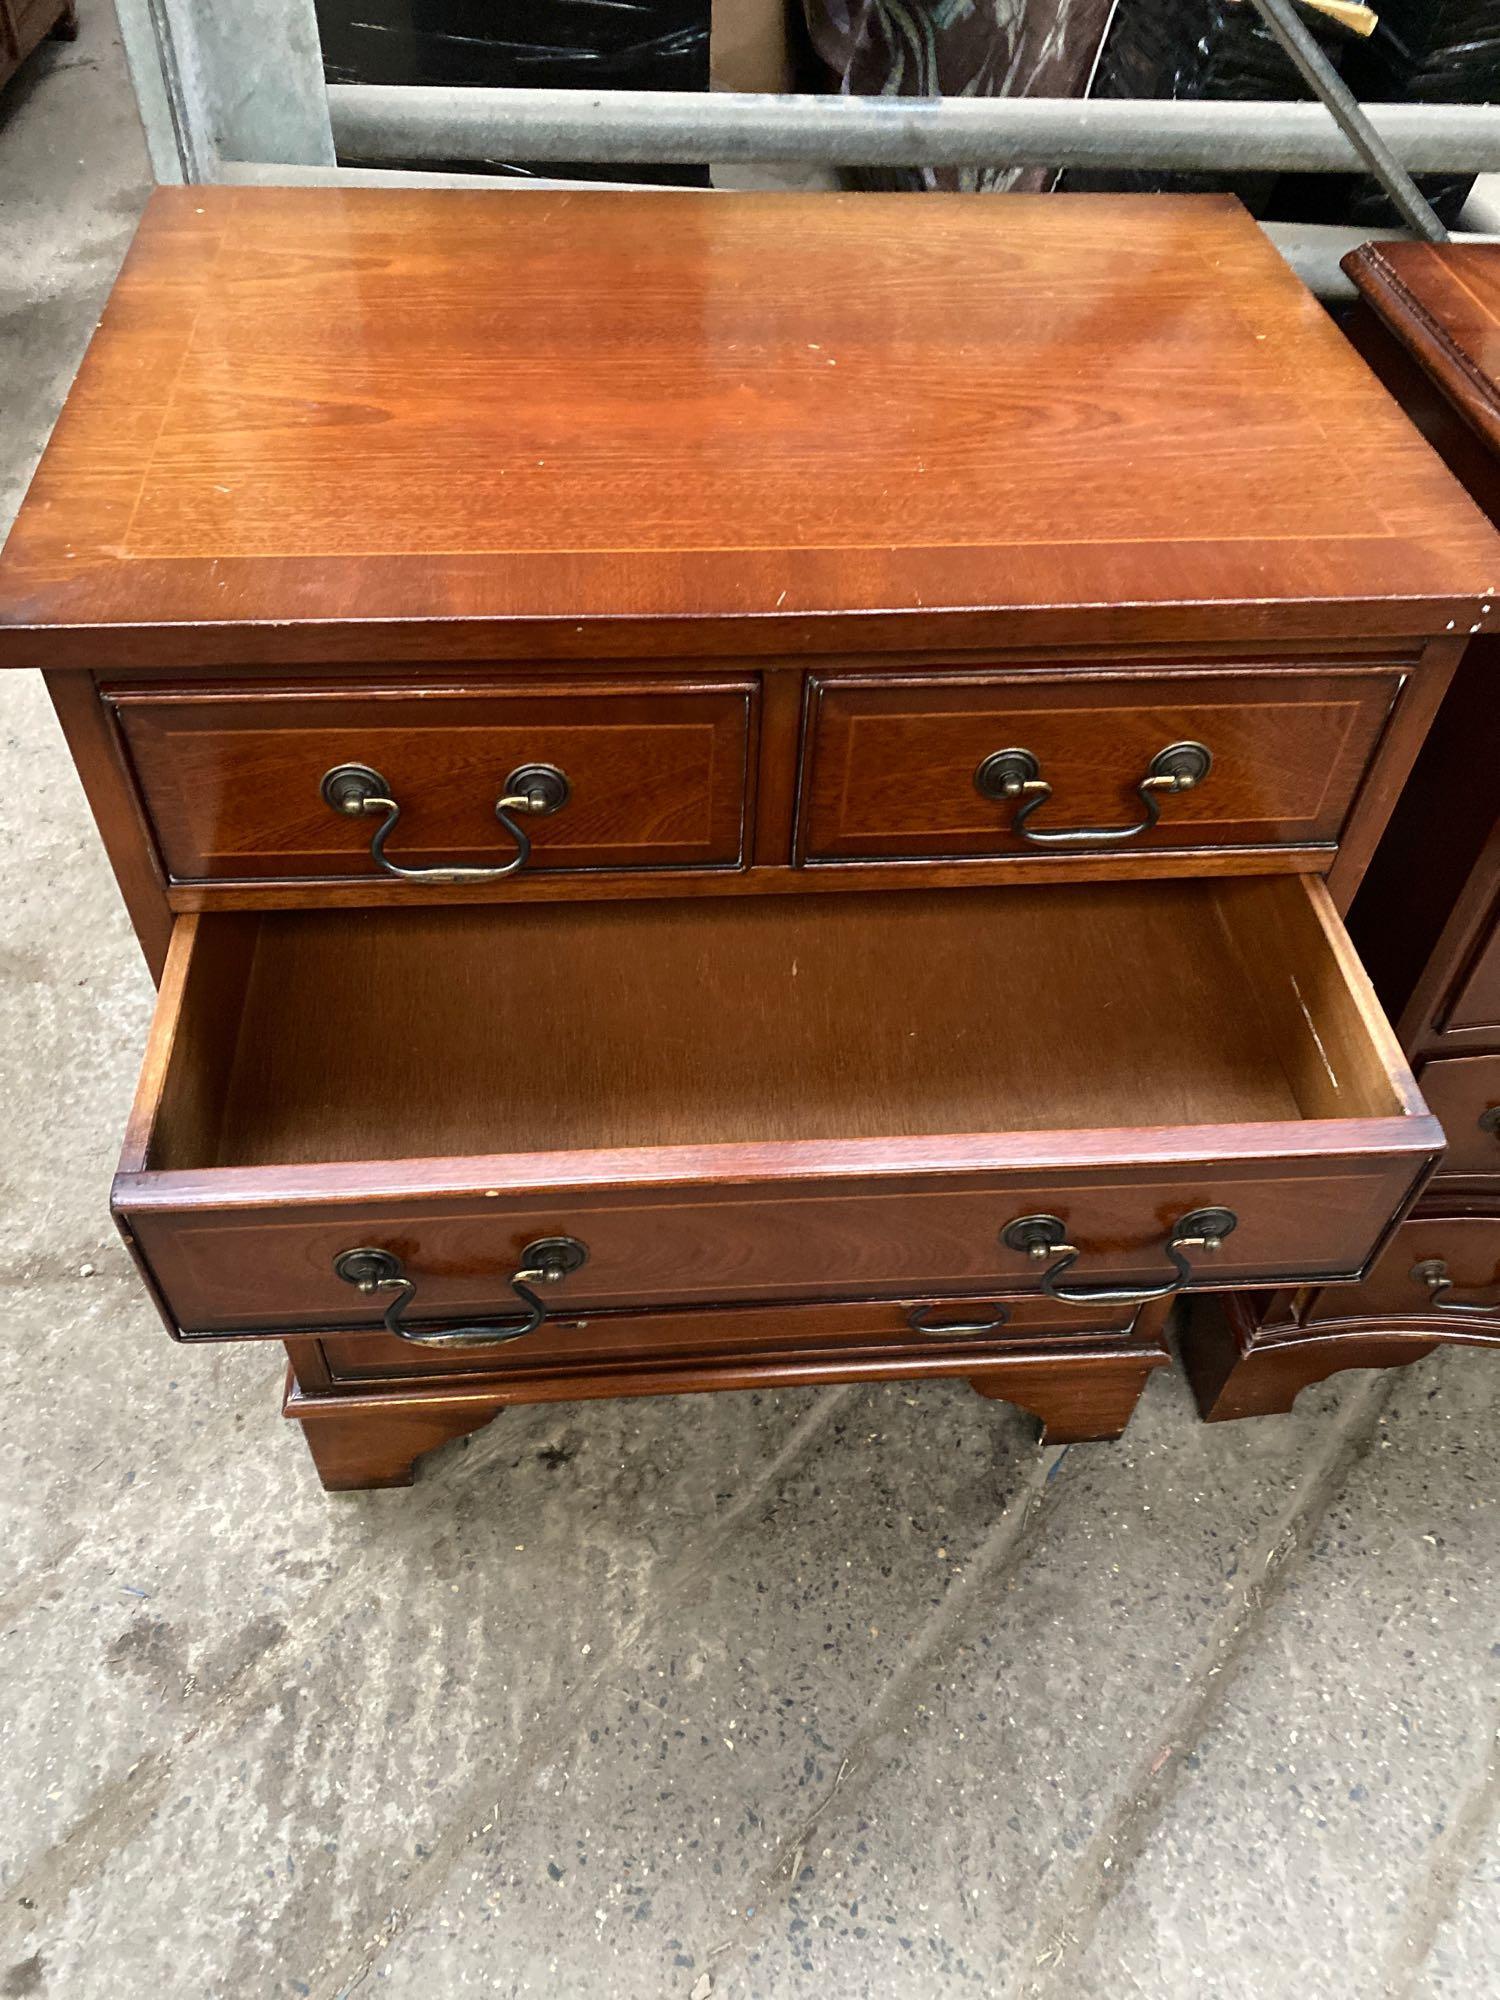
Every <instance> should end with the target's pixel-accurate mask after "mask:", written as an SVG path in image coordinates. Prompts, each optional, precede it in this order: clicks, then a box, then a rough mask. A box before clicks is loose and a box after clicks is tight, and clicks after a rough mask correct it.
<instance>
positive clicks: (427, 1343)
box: [333, 1236, 589, 1347]
mask: <svg viewBox="0 0 1500 2000" xmlns="http://www.w3.org/2000/svg"><path fill="white" fill-rule="evenodd" d="M588 1254H589V1253H588V1249H587V1247H586V1245H584V1244H582V1243H580V1242H579V1241H578V1238H577V1237H576V1236H540V1237H538V1238H537V1240H536V1242H534V1243H528V1244H527V1245H526V1248H525V1249H524V1250H523V1251H522V1252H521V1263H520V1268H519V1269H518V1270H515V1271H512V1272H511V1274H510V1278H509V1280H508V1283H509V1285H510V1288H511V1290H512V1291H513V1292H514V1293H515V1295H516V1297H517V1298H518V1299H519V1300H520V1302H521V1306H522V1308H523V1310H522V1313H521V1317H520V1318H519V1319H516V1320H503V1319H502V1320H489V1321H485V1322H481V1323H479V1324H477V1325H474V1326H448V1327H439V1328H436V1329H435V1330H434V1331H433V1332H431V1333H418V1332H416V1331H415V1330H414V1329H413V1328H411V1327H409V1326H407V1325H406V1323H405V1318H404V1315H405V1313H406V1308H407V1307H408V1306H409V1305H410V1304H411V1302H412V1300H413V1298H414V1297H415V1296H416V1290H417V1287H416V1281H415V1279H413V1278H408V1277H407V1275H406V1272H405V1270H404V1269H403V1268H402V1264H401V1259H400V1258H399V1257H394V1256H392V1254H391V1252H390V1251H389V1250H368V1249H363V1250H341V1251H340V1252H339V1254H338V1256H337V1257H335V1258H334V1260H333V1272H334V1276H335V1277H337V1278H342V1279H343V1281H344V1283H345V1284H346V1285H353V1286H354V1287H355V1289H356V1290H358V1291H361V1292H367V1293H369V1292H389V1293H390V1294H391V1301H390V1304H389V1305H388V1306H387V1307H386V1309H385V1312H384V1313H383V1314H382V1316H381V1317H382V1320H383V1323H384V1326H385V1330H386V1332H387V1333H393V1334H394V1335H395V1336H396V1338H397V1339H398V1340H409V1341H412V1342H414V1343H415V1344H416V1345H417V1346H418V1347H498V1346H499V1345H500V1344H501V1342H502V1341H507V1340H520V1339H521V1337H522V1336H523V1335H524V1334H528V1333H535V1332H536V1330H537V1328H538V1327H539V1326H540V1325H541V1323H542V1321H543V1320H544V1319H545V1318H546V1317H547V1308H546V1306H545V1305H544V1304H543V1303H542V1301H541V1299H540V1298H539V1297H538V1296H537V1294H536V1292H535V1291H534V1290H533V1289H532V1288H533V1286H535V1285H555V1284H557V1283H558V1282H559V1281H560V1280H561V1279H563V1278H566V1277H567V1275H568V1273H569V1272H570V1271H576V1270H578V1269H579V1268H580V1267H581V1266H582V1265H583V1264H585V1263H586V1262H587V1261H588Z"/></svg>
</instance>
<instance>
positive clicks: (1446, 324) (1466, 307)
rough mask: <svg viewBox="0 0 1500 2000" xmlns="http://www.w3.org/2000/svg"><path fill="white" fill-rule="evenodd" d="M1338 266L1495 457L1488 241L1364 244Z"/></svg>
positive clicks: (1493, 260) (1496, 313)
mask: <svg viewBox="0 0 1500 2000" xmlns="http://www.w3.org/2000/svg"><path fill="white" fill-rule="evenodd" d="M1344 269H1345V270H1346V271H1347V272H1348V274H1349V276H1350V277H1351V278H1352V279H1353V280H1354V283H1355V285H1356V286H1357V288H1358V289H1359V291H1360V293H1361V294H1362V296H1363V297H1364V298H1365V299H1366V300H1367V301H1368V302H1369V304H1370V306H1371V308H1372V309H1373V311H1374V312H1375V313H1376V315H1377V316H1378V317H1379V319H1380V320H1381V322H1382V324H1384V325H1385V326H1386V327H1388V328H1389V329H1390V330H1391V332H1392V334H1393V335H1394V336H1395V338H1396V339H1397V340H1398V341H1399V343H1400V344H1401V346H1402V347H1403V348H1404V349H1405V350H1406V351H1407V352H1408V353H1410V354H1411V355H1412V356H1413V358H1414V359H1415V360H1416V361H1417V362H1418V363H1419V365H1420V366H1421V367H1422V368H1424V369H1425V370H1426V372H1427V374H1428V375H1429V376H1430V378H1431V379H1432V381H1433V382H1434V383H1436V385H1437V386H1438V388H1439V389H1440V390H1441V391H1442V392H1443V394H1444V395H1446V396H1448V397H1449V398H1450V399H1451V401H1452V402H1453V404H1454V406H1455V408H1456V409H1457V410H1458V411H1459V412H1460V414H1461V415H1462V416H1463V418H1464V419H1465V421H1466V422H1467V423H1468V424H1469V425H1470V426H1471V427H1472V429H1473V430H1474V431H1476V432H1477V433H1478V435H1479V437H1480V439H1481V440H1482V442H1483V443H1484V444H1485V445H1486V446H1487V447H1488V448H1489V450H1490V451H1491V452H1492V453H1495V452H1500V390H1497V386H1496V385H1497V384H1500V258H1497V257H1496V255H1495V246H1494V245H1493V244H1479V243H1475V244H1464V243H1442V244H1436V243H1366V244H1364V245H1362V246H1361V248H1360V249H1358V250H1357V251H1354V252H1353V253H1352V254H1351V255H1350V256H1349V257H1347V258H1346V259H1345V260H1344Z"/></svg>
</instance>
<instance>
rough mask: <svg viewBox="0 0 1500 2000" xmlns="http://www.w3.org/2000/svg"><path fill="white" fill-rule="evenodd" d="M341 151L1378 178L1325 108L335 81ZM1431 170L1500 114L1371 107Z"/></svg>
mask: <svg viewBox="0 0 1500 2000" xmlns="http://www.w3.org/2000/svg"><path fill="white" fill-rule="evenodd" d="M328 103H329V110H330V113H331V115H332V119H333V131H334V138H335V142H336V144H337V146H338V150H339V152H340V153H341V154H343V155H344V156H345V157H346V158H348V157H351V156H352V157H355V158H359V159H363V160H371V161H378V160H380V159H383V158H384V159H388V158H391V157H393V156H394V157H396V158H399V159H425V160H434V159H438V160H442V159H447V160H527V161H531V160H589V161H599V162H611V161H613V162H620V163H627V162H631V161H637V162H649V163H654V164H662V165H665V164H668V163H672V162H684V163H689V164H693V163H701V162H703V161H707V160H713V161H722V162H729V161H745V160H755V161H763V162H771V161H775V162H778V163H807V162H810V161H815V162H818V163H820V164H825V165H830V166H991V167H993V166H1018V167H1019V166H1045V167H1061V166H1092V167H1158V168H1161V169H1163V170H1164V171H1165V170H1168V169H1170V170H1174V171H1188V172H1199V173H1201V172H1205V171H1212V170H1214V169H1221V170H1228V171H1233V172H1243V171H1246V170H1248V169H1251V168H1256V169H1262V168H1278V169H1281V170H1283V171H1287V172H1303V173H1348V172H1350V171H1356V172H1357V171H1360V170H1361V169H1362V167H1363V166H1364V162H1363V161H1362V159H1361V157H1360V154H1359V152H1358V150H1357V149H1356V147H1355V146H1354V145H1353V144H1352V143H1351V141H1350V139H1349V137H1348V136H1347V134H1346V133H1344V132H1341V131H1340V130H1339V127H1338V125H1337V123H1336V122H1335V120H1334V119H1333V117H1332V115H1331V114H1330V113H1329V111H1328V110H1327V109H1326V108H1325V107H1324V106H1323V105H1321V104H1281V103H1260V102H1252V103H1241V104H1235V103H1200V102H1191V101H1157V100H1155V99H1107V98H1096V99H1075V98H1053V97H1008V98H1007V97H994V98H969V97H965V98H955V97H945V98H911V97H905V98H903V97H773V96H760V95H757V94H756V93H753V92H743V91H712V92H702V93H700V92H690V91H662V90H617V91H603V92H601V91H588V90H495V89H488V88H481V87H478V86H475V87H472V88H469V87H456V86H450V85H436V84H374V83H355V84H350V83H340V84H330V86H329V89H328ZM1363 109H1364V111H1365V113H1366V115H1367V116H1368V117H1369V119H1370V122H1371V123H1372V125H1373V126H1374V127H1375V128H1376V129H1377V131H1378V133H1379V135H1380V137H1381V139H1382V140H1383V141H1384V142H1385V144H1386V146H1387V147H1388V148H1389V149H1390V151H1391V153H1392V155H1393V156H1394V157H1395V158H1396V159H1398V160H1400V161H1401V162H1402V164H1403V165H1404V166H1406V167H1407V168H1408V169H1409V170H1412V171H1414V172H1417V173H1485V172H1490V171H1493V170H1496V169H1500V108H1496V107H1492V106H1490V105H1476V104H1379V105H1365V106H1364V107H1363Z"/></svg>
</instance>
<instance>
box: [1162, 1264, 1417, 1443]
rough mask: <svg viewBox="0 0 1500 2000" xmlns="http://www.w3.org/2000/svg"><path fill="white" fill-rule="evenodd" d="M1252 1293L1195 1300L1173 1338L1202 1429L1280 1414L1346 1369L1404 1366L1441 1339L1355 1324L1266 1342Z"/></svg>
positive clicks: (1411, 1329) (1389, 1326)
mask: <svg viewBox="0 0 1500 2000" xmlns="http://www.w3.org/2000/svg"><path fill="white" fill-rule="evenodd" d="M1259 1311H1260V1303H1259V1301H1257V1299H1256V1298H1255V1296H1254V1295H1253V1294H1251V1295H1249V1296H1248V1297H1245V1298H1241V1297H1239V1296H1237V1295H1236V1294H1234V1293H1228V1292H1226V1293H1225V1294H1224V1295H1223V1296H1222V1297H1220V1298H1215V1299H1195V1300H1194V1301H1193V1302H1192V1305H1191V1306H1190V1308H1189V1314H1188V1320H1187V1324H1186V1325H1185V1327H1184V1328H1183V1330H1182V1333H1181V1335H1180V1348H1181V1354H1182V1365H1183V1370H1184V1372H1185V1373H1186V1375H1187V1378H1188V1381H1189V1382H1190V1383H1191V1385H1192V1390H1193V1395H1194V1397H1195V1398H1196V1400H1197V1404H1198V1409H1199V1412H1200V1413H1201V1415H1202V1416H1203V1418H1204V1421H1205V1422H1207V1423H1226V1422H1229V1421H1231V1420H1232V1419H1234V1418H1236V1417H1271V1416H1285V1415H1286V1413H1287V1412H1288V1411H1289V1410H1290V1409H1291V1408H1292V1406H1293V1405H1294V1404H1295V1402H1296V1400H1297V1398H1298V1396H1300V1395H1301V1393H1302V1391H1303V1390H1304V1389H1310V1388H1311V1387H1312V1386H1313V1384H1314V1383H1317V1382H1326V1381H1327V1380H1328V1378H1329V1377H1330V1376H1331V1375H1338V1374H1341V1373H1342V1372H1343V1371H1344V1370H1346V1369H1349V1368H1404V1367H1409V1366H1410V1364H1411V1363H1412V1362H1414V1361H1422V1360H1425V1359H1426V1357H1427V1356H1428V1355H1429V1354H1431V1353H1432V1352H1433V1350H1434V1349H1435V1348H1436V1347H1438V1346H1439V1345H1440V1344H1441V1343H1440V1337H1439V1336H1438V1335H1435V1334H1428V1335H1424V1334H1422V1333H1421V1332H1420V1330H1419V1329H1417V1328H1416V1327H1414V1326H1409V1325H1406V1324H1405V1323H1404V1322H1403V1323H1401V1324H1399V1325H1397V1324H1390V1323H1386V1322H1381V1323H1379V1324H1377V1325H1371V1324H1369V1323H1368V1322H1359V1323H1357V1324H1356V1325H1354V1326H1351V1327H1346V1328H1325V1329H1323V1330H1322V1331H1321V1332H1318V1333H1308V1334H1299V1335H1298V1337H1297V1338H1295V1339H1273V1338H1271V1337H1270V1335H1269V1333H1268V1331H1267V1329H1266V1327H1265V1325H1264V1323H1263V1321H1262V1320H1261V1318H1260V1317H1259Z"/></svg>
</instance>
